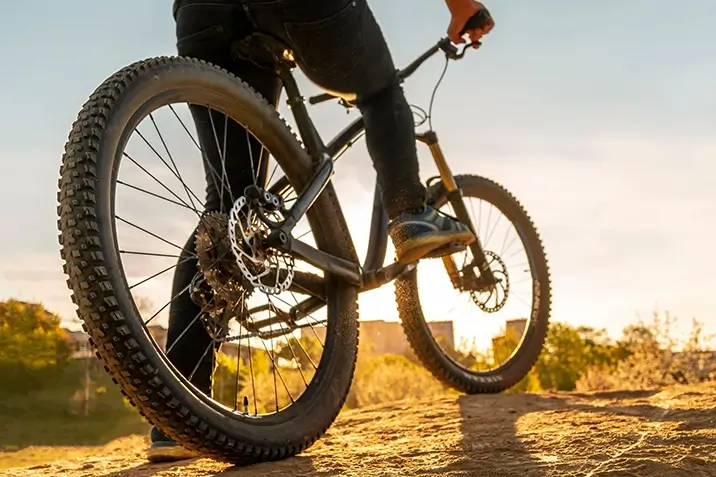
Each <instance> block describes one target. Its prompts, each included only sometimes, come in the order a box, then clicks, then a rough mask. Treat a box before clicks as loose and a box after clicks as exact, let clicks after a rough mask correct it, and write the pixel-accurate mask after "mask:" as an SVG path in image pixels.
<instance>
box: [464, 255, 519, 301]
mask: <svg viewBox="0 0 716 477" xmlns="http://www.w3.org/2000/svg"><path fill="white" fill-rule="evenodd" d="M485 258H486V259H487V261H488V265H489V267H490V269H491V270H492V273H493V275H494V276H495V279H496V280H497V283H496V284H495V286H494V287H491V288H490V289H488V290H486V291H471V292H470V298H472V301H473V302H474V303H475V304H476V305H477V306H478V308H480V309H481V310H482V311H484V312H486V313H495V312H497V311H499V310H501V309H502V307H503V306H505V303H507V297H508V296H509V295H510V277H509V275H508V274H507V266H506V265H505V262H504V261H503V260H502V259H501V258H500V256H499V255H497V254H496V253H495V252H490V251H489V250H485Z"/></svg>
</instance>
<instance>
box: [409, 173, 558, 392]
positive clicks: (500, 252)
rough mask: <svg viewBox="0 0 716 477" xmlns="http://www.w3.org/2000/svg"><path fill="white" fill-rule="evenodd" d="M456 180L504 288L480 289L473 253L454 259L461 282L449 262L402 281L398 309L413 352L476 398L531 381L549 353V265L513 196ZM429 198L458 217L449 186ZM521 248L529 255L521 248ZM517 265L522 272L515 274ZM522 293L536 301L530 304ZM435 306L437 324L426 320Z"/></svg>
mask: <svg viewBox="0 0 716 477" xmlns="http://www.w3.org/2000/svg"><path fill="white" fill-rule="evenodd" d="M455 180H456V181H457V185H458V187H459V188H460V189H461V190H462V192H463V200H464V201H465V206H466V209H467V210H468V213H470V215H471V219H472V222H473V225H474V227H475V231H476V233H477V235H478V237H480V240H481V242H482V245H483V248H484V249H485V251H486V258H487V261H488V263H489V264H490V268H491V269H492V271H493V273H494V274H495V276H496V278H497V279H498V280H499V283H498V284H497V285H496V286H495V287H494V288H492V289H484V288H483V289H480V287H479V286H477V285H476V284H475V283H476V281H477V280H476V275H479V272H478V273H475V270H476V263H475V261H474V258H473V257H472V256H471V252H470V251H469V250H467V251H465V252H463V253H458V254H454V255H452V260H453V263H454V264H455V265H456V269H457V274H455V275H454V276H453V277H448V274H447V273H445V265H444V264H443V262H442V261H441V260H435V259H433V260H423V261H421V262H420V263H419V264H418V266H417V267H416V269H415V270H413V271H411V272H410V273H408V274H405V275H403V276H401V277H400V278H399V279H397V280H396V281H395V296H396V301H397V306H398V312H399V315H400V319H401V321H402V324H403V329H404V331H405V333H406V336H407V338H408V342H409V343H410V346H411V348H412V349H413V351H414V352H415V354H416V355H417V358H418V359H419V361H420V362H421V363H422V364H423V365H424V366H425V367H426V368H427V369H428V370H429V371H430V372H431V373H432V374H433V375H434V376H435V377H436V378H437V379H438V380H440V381H441V382H443V383H444V384H446V385H447V386H449V387H451V388H453V389H456V390H459V391H461V392H465V393H468V394H476V393H498V392H501V391H504V390H506V389H509V388H511V387H513V386H514V385H516V384H517V383H518V382H520V381H521V380H522V379H523V378H525V376H527V374H528V373H529V371H530V369H531V368H532V366H533V365H534V364H535V362H536V361H537V359H538V357H539V355H540V352H541V351H542V347H543V343H544V340H545V338H546V334H547V328H548V322H549V316H550V298H551V297H550V277H549V267H548V264H547V259H546V256H545V252H544V249H543V246H542V242H541V240H540V237H539V234H538V233H537V230H536V229H535V227H534V225H533V224H532V221H531V219H530V217H529V216H528V215H527V212H526V211H525V210H524V209H523V207H522V206H521V205H520V203H519V202H518V201H517V199H515V198H514V197H513V196H512V194H510V193H509V192H508V191H507V190H505V189H504V188H503V187H502V186H500V185H498V184H496V183H495V182H492V181H491V180H489V179H485V178H483V177H479V176H473V175H460V176H456V177H455ZM428 194H429V197H430V199H431V200H432V201H433V202H434V207H435V208H437V209H441V208H442V209H448V210H447V212H449V213H452V210H450V209H451V207H450V205H449V202H448V200H447V192H446V190H445V188H444V187H443V185H442V183H437V184H435V185H433V186H432V187H430V188H429V191H428ZM474 202H478V204H477V205H476V204H475V203H474ZM498 214H499V216H498ZM452 215H454V213H452ZM496 216H497V220H496V221H494V220H492V218H493V217H496ZM501 217H506V219H507V220H502V219H501ZM500 225H503V226H504V227H503V228H504V229H505V230H501V229H500ZM517 244H519V245H521V246H522V250H517V251H515V250H514V248H515V246H516V245H517ZM515 261H519V263H518V265H517V267H516V270H512V271H510V270H508V263H513V262H515ZM440 269H442V272H441V270H440ZM438 277H439V278H438ZM471 279H472V280H473V281H472V282H471ZM419 284H422V285H423V286H424V288H423V289H422V290H421V289H420V288H419V286H418V285H419ZM421 291H422V293H420V292H421ZM521 291H522V292H527V293H529V294H530V295H531V297H530V298H527V299H523V298H522V297H521V296H520V295H519V293H520V292H521ZM450 294H453V295H454V296H453V297H452V298H450ZM521 305H524V306H521ZM428 308H429V309H430V311H431V312H432V313H431V314H432V317H431V318H434V319H430V318H429V317H428V316H426V315H429V313H428V312H427V309H428ZM502 312H505V313H506V315H507V317H508V318H509V319H507V320H505V321H502V322H501V323H500V322H499V320H497V319H495V318H494V317H493V316H494V315H496V314H497V313H501V314H503V313H502ZM481 315H482V316H481ZM473 333H474V334H473Z"/></svg>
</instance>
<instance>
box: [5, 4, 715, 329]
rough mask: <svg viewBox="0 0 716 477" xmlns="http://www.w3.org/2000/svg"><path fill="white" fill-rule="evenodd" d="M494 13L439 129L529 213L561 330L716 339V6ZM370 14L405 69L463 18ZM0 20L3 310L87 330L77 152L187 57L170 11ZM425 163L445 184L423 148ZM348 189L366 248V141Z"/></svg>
mask: <svg viewBox="0 0 716 477" xmlns="http://www.w3.org/2000/svg"><path fill="white" fill-rule="evenodd" d="M488 6H489V7H490V9H491V11H492V13H493V15H494V17H495V21H496V27H495V29H494V31H493V33H492V34H490V35H489V36H488V37H487V38H486V39H485V41H484V47H483V48H482V49H481V50H480V51H478V52H474V54H470V55H469V57H468V58H467V59H466V60H465V61H462V62H459V63H455V64H452V65H451V66H450V69H449V71H448V74H447V77H446V79H445V80H444V82H443V84H442V86H441V89H440V90H439V92H438V96H437V103H436V106H435V108H434V119H433V123H434V126H435V128H436V130H437V131H438V134H439V137H440V139H441V142H442V146H443V149H444V150H445V152H446V154H447V156H448V159H449V161H450V163H451V165H452V168H453V170H454V171H455V172H471V173H476V174H481V175H484V176H487V177H490V178H492V179H495V180H497V181H499V182H501V183H502V184H503V185H505V186H506V187H507V188H508V189H509V190H511V191H512V192H513V193H514V194H515V195H516V196H517V197H518V198H519V199H520V201H521V202H522V203H523V204H524V205H525V207H526V208H527V210H528V211H529V212H530V214H531V216H532V217H533V219H534V221H535V223H536V224H537V226H538V228H539V230H540V232H541V233H542V236H543V239H544V243H545V246H546V249H547V253H548V256H549V259H550V264H551V268H552V273H553V288H554V291H553V296H554V312H553V317H554V319H555V320H561V321H567V322H570V323H573V324H586V325H591V326H597V327H605V328H607V329H608V331H609V332H610V333H611V334H613V335H615V336H617V335H618V333H619V332H620V330H621V329H622V327H623V326H624V325H625V324H628V323H630V322H633V321H635V320H636V314H637V313H641V314H642V315H645V316H648V315H649V313H650V311H651V310H652V309H654V307H655V306H658V307H659V308H660V309H668V310H670V311H671V312H672V314H674V315H677V316H678V317H679V318H680V320H681V321H682V322H683V323H684V325H687V324H688V321H689V320H690V319H691V318H692V317H695V318H697V319H698V320H700V321H703V322H705V324H706V331H707V332H709V333H716V293H714V290H716V275H715V274H714V270H715V269H716V253H715V252H714V246H713V245H712V244H713V243H714V240H716V222H715V221H714V217H716V188H715V187H714V186H713V184H714V181H716V135H714V131H715V128H716V83H714V78H716V46H715V45H716V29H714V28H713V18H714V17H716V3H714V2H710V1H706V0H686V1H684V2H682V4H680V5H679V7H678V8H676V6H675V4H674V3H673V2H666V1H664V0H649V1H646V0H632V1H628V2H626V1H623V0H606V1H601V2H569V1H567V0H551V1H545V2H534V1H527V0H512V1H493V2H492V3H490V4H488ZM372 7H373V8H374V11H375V13H376V16H377V18H378V21H379V22H380V24H381V26H382V28H383V30H384V33H385V35H386V36H387V38H388V41H389V43H390V46H391V47H392V49H393V53H394V57H395V59H396V63H397V64H398V65H404V64H406V63H408V62H409V61H410V60H412V59H413V57H415V56H417V55H418V54H420V53H421V52H422V51H423V50H424V49H425V48H427V47H428V46H430V44H431V43H433V42H434V41H436V40H437V39H438V38H439V37H440V36H442V35H444V31H445V29H446V27H447V23H448V14H447V10H446V9H445V7H444V5H443V3H442V1H440V0H418V1H416V0H390V2H378V1H373V2H372ZM0 25H1V26H2V28H0V57H1V58H3V67H2V68H3V74H2V76H1V77H0V78H1V79H0V105H2V109H3V114H2V116H1V117H0V201H1V202H2V204H3V207H2V211H0V217H2V223H3V225H4V227H3V231H2V234H1V235H0V298H2V299H4V298H9V297H18V298H21V299H24V300H34V301H35V300H36V301H42V302H43V303H44V304H45V306H47V307H48V308H49V309H51V310H52V311H55V312H57V313H58V314H60V315H62V316H65V317H71V316H72V315H73V313H74V311H73V306H72V304H71V302H70V300H69V292H68V290H67V288H66V286H65V277H64V276H63V274H62V266H61V261H60V258H59V252H58V248H59V246H58V242H57V238H56V235H57V232H56V190H57V178H58V170H59V165H60V159H61V154H62V147H63V145H64V142H65V140H66V137H67V133H68V131H69V128H70V125H71V123H72V121H73V120H74V119H75V116H76V114H77V112H78V111H79V109H80V108H81V106H82V103H83V102H84V101H85V99H86V98H87V96H88V95H89V94H90V93H91V92H92V90H93V89H94V88H95V87H96V86H97V85H99V84H100V83H101V82H102V81H103V80H104V79H105V78H106V77H107V76H109V75H110V74H112V73H113V72H114V71H116V70H117V69H119V68H121V67H123V66H125V65H126V64H128V63H131V62H133V61H135V60H138V59H141V58H144V57H149V56H154V55H161V54H174V53H175V48H174V42H175V38H174V24H173V19H172V17H171V2H170V1H169V0H165V1H160V0H152V1H146V0H125V1H122V2H97V1H94V0H93V1H90V0H74V1H73V2H59V3H57V2H48V1H47V0H42V1H40V0H23V1H11V2H9V3H8V5H5V6H4V7H3V13H2V17H1V18H0ZM442 66H443V62H442V60H441V59H440V58H435V59H433V60H431V61H430V62H429V63H428V64H426V66H425V67H424V69H422V70H420V71H419V73H417V74H416V75H415V77H414V79H411V81H410V82H409V83H408V84H407V85H406V92H407V95H408V99H409V101H410V102H411V103H415V104H419V105H421V106H423V107H425V108H427V106H428V101H429V98H430V93H431V91H432V87H433V85H434V83H435V81H436V79H437V77H438V75H439V73H440V70H441V68H442ZM302 85H304V89H305V90H306V93H309V92H314V91H318V90H317V89H316V88H315V87H312V86H308V85H306V84H305V82H302ZM282 110H283V111H284V112H286V108H285V107H282ZM312 112H313V114H314V119H315V120H316V121H317V123H318V125H319V128H320V130H321V132H322V133H323V134H324V136H325V137H326V138H328V137H330V136H331V134H332V133H335V132H336V131H337V130H338V129H339V128H341V127H342V126H343V125H345V124H347V122H348V121H349V120H350V118H351V117H353V116H354V115H355V113H351V116H347V115H346V113H345V112H344V111H343V110H342V109H341V108H339V107H337V106H335V105H331V104H330V103H328V104H325V105H321V106H316V107H314V108H313V109H312ZM421 168H422V173H423V176H424V177H428V176H429V175H432V174H433V173H434V172H435V166H434V165H433V164H432V163H431V162H430V158H429V156H428V155H426V154H424V153H422V154H421ZM335 183H336V184H337V188H338V191H339V196H340V197H341V199H342V200H343V202H344V211H345V213H346V214H347V216H348V218H349V223H350V227H351V229H352V231H353V233H354V234H355V236H354V240H355V241H356V243H357V245H358V247H359V249H360V251H361V253H364V251H365V245H366V241H367V232H366V228H367V224H368V219H369V214H370V200H371V198H372V188H373V183H374V173H373V170H372V167H371V165H370V161H369V159H368V157H367V154H366V151H365V144H364V142H361V143H360V144H359V145H358V146H356V147H355V148H354V149H353V150H351V151H350V153H349V154H347V155H346V157H344V158H342V159H341V161H340V162H339V163H338V167H337V175H336V178H335ZM152 298H153V299H156V301H157V302H160V301H162V297H152ZM390 303H392V287H385V289H384V290H381V291H378V292H374V293H372V294H369V295H365V296H364V297H363V298H362V300H361V313H362V316H363V317H364V318H369V317H370V318H380V317H382V318H386V319H393V318H394V317H395V315H393V314H391V313H392V311H386V310H388V309H389V308H388V306H389V304H390Z"/></svg>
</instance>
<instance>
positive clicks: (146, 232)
mask: <svg viewBox="0 0 716 477" xmlns="http://www.w3.org/2000/svg"><path fill="white" fill-rule="evenodd" d="M115 218H116V219H117V220H119V221H120V222H123V223H125V224H127V225H129V226H130V227H134V228H135V229H137V230H140V231H142V232H144V233H145V234H147V235H149V236H151V237H154V238H155V239H157V240H160V241H162V242H164V243H165V244H167V245H171V246H172V247H174V248H176V249H179V250H184V247H180V246H179V245H177V244H175V243H172V242H170V241H169V240H167V239H164V238H162V237H160V236H159V235H157V234H155V233H153V232H150V231H149V230H147V229H145V228H143V227H140V226H139V225H136V224H133V223H132V222H129V221H128V220H125V219H123V218H122V217H120V216H119V215H115ZM191 256H192V257H196V254H194V253H192V254H191Z"/></svg>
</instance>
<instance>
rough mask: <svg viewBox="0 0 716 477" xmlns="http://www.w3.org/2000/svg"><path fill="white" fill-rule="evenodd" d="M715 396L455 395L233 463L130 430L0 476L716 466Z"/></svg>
mask: <svg viewBox="0 0 716 477" xmlns="http://www.w3.org/2000/svg"><path fill="white" fill-rule="evenodd" d="M715 406H716V385H708V386H699V387H678V388H672V389H668V390H664V391H650V392H615V393H596V394H545V395H501V396H463V397H460V398H457V399H456V398H444V399H440V400H437V401H433V402H420V403H413V402H404V403H399V404H395V405H387V406H376V407H373V408H369V409H362V410H358V411H351V412H346V413H344V414H342V415H341V416H340V418H339V419H338V421H337V422H336V424H335V425H334V427H333V428H332V429H331V430H330V431H329V433H328V434H327V435H326V437H325V438H324V439H322V440H321V441H320V442H319V443H317V444H316V445H315V446H314V447H313V448H311V449H310V450H309V451H308V452H306V453H304V454H302V455H301V456H299V457H296V458H293V459H289V460H286V461H283V462H278V463H271V464H261V465H255V466H251V467H245V468H236V467H231V466H228V465H226V464H222V463H218V462H214V461H211V460H208V459H196V460H192V461H187V462H184V463H180V464H161V465H149V464H146V463H145V462H144V461H143V449H144V445H145V444H144V438H143V437H141V436H133V437H128V438H125V439H120V440H118V441H114V442H112V443H110V444H109V445H107V446H104V447H102V448H95V449H87V448H82V449H77V448H68V449H63V448H55V449H54V450H53V452H54V459H60V460H55V461H54V462H51V463H45V464H40V465H34V466H31V467H25V468H14V469H6V470H5V471H4V472H3V471H0V475H7V476H18V477H20V476H23V477H24V476H33V477H39V476H53V477H54V476H58V475H63V476H69V477H80V476H101V477H161V476H181V477H198V476H202V477H208V476H221V477H240V476H252V477H261V476H275V477H278V476H296V477H309V476H322V477H326V476H401V477H403V476H405V477H407V476H416V475H422V476H424V475H442V476H494V477H497V476H500V477H502V476H519V477H531V476H535V477H536V476H545V477H546V476H550V477H552V476H610V477H615V476H659V477H674V476H689V477H700V476H716V407H715ZM22 452H49V451H48V450H47V449H30V450H25V451H22ZM72 452H74V454H72ZM48 455H49V454H48ZM5 457H9V456H8V455H7V454H5ZM2 458H3V455H2V454H0V459H2ZM48 459H49V457H48Z"/></svg>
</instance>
